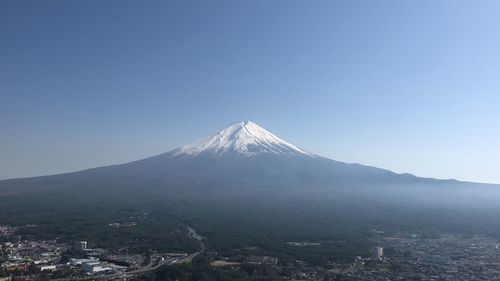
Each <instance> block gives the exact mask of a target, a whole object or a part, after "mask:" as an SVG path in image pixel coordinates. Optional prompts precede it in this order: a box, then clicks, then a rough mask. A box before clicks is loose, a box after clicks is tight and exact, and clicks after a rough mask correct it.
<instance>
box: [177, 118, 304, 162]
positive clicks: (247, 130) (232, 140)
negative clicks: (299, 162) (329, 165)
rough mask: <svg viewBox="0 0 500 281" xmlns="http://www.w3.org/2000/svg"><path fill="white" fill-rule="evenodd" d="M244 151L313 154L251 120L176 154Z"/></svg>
mask: <svg viewBox="0 0 500 281" xmlns="http://www.w3.org/2000/svg"><path fill="white" fill-rule="evenodd" d="M205 153H210V154H215V155H223V154H227V153H230V154H234V153H236V154H242V155H247V156H250V155H256V154H260V153H274V154H295V155H302V156H312V154H310V153H308V152H306V151H304V150H302V149H300V148H298V147H297V146H295V145H293V144H291V143H288V142H286V141H284V140H282V139H280V138H278V137H277V136H275V135H273V134H272V133H270V132H269V131H267V130H266V129H264V128H262V127H260V126H259V125H257V124H255V123H254V122H252V121H238V122H235V123H232V124H230V125H229V126H228V127H226V128H224V129H222V130H221V131H220V132H218V133H217V134H215V135H212V136H209V137H208V138H206V139H204V140H202V141H200V142H195V143H192V144H189V145H185V146H182V147H180V148H179V149H177V150H176V151H175V155H182V154H184V155H192V156H196V155H199V154H205Z"/></svg>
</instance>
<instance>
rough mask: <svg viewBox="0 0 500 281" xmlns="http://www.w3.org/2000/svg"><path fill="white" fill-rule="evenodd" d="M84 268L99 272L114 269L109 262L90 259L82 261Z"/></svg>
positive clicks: (89, 271)
mask: <svg viewBox="0 0 500 281" xmlns="http://www.w3.org/2000/svg"><path fill="white" fill-rule="evenodd" d="M82 269H83V270H84V271H85V272H87V273H98V272H104V271H111V270H113V269H112V268H111V267H110V266H109V265H108V264H107V263H104V262H100V261H90V262H84V263H82Z"/></svg>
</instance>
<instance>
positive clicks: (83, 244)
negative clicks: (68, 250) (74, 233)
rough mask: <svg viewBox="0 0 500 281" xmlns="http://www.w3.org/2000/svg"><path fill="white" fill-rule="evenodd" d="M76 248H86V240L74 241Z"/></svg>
mask: <svg viewBox="0 0 500 281" xmlns="http://www.w3.org/2000/svg"><path fill="white" fill-rule="evenodd" d="M76 248H77V249H78V250H82V251H85V250H87V241H78V242H76Z"/></svg>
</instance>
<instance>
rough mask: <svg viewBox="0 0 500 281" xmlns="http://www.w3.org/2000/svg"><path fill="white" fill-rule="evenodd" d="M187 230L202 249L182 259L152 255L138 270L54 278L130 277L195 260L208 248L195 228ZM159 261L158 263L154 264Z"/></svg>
mask: <svg viewBox="0 0 500 281" xmlns="http://www.w3.org/2000/svg"><path fill="white" fill-rule="evenodd" d="M187 232H188V235H189V237H191V238H193V239H196V240H198V242H199V243H200V250H199V251H198V252H195V253H192V254H190V255H187V256H185V257H183V258H181V259H168V260H167V259H166V260H163V261H162V260H160V257H154V258H153V257H152V258H151V260H150V261H149V263H148V264H147V265H145V266H144V267H141V268H139V269H136V270H132V271H127V272H120V273H115V274H108V275H101V276H86V277H80V278H60V279H53V280H56V281H70V280H111V279H128V278H130V277H132V276H134V275H140V274H144V273H148V272H151V271H154V270H156V269H158V268H160V267H161V266H163V265H172V264H183V263H190V262H192V261H193V259H194V258H195V257H197V256H198V255H199V254H201V253H204V252H205V250H206V247H205V243H203V239H204V238H203V237H202V236H200V235H199V234H198V233H197V232H196V230H194V228H192V227H190V226H188V227H187ZM155 263H157V264H156V265H154V264H155Z"/></svg>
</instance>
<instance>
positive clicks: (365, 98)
mask: <svg viewBox="0 0 500 281" xmlns="http://www.w3.org/2000/svg"><path fill="white" fill-rule="evenodd" d="M246 119H249V120H253V121H254V122H256V123H258V124H260V125H261V126H263V127H265V128H267V129H268V130H270V131H271V132H273V133H275V134H276V135H278V136H280V137H282V138H284V139H285V140H288V141H290V142H292V143H294V144H296V145H298V146H301V147H303V148H304V149H306V150H309V151H311V152H314V153H317V154H321V155H324V156H327V157H330V158H333V159H337V160H341V161H346V162H358V163H363V164H368V165H374V166H378V167H383V168H387V169H391V170H394V171H396V172H410V173H414V174H416V175H419V176H429V177H437V178H457V179H462V180H471V181H481V182H496V183H500V1H496V0H495V1H488V0H484V1H459V0H449V1H440V0H437V1H436V0H427V1H399V0H393V1H385V0H378V1H373V0H366V1H302V0H301V1H289V0H286V1H267V0H266V1H234V0H228V1H124V0H117V1H17V0H15V1H14V0H12V1H1V2H0V178H13V177H21V176H32V175H44V174H53V173H59V172H66V171H73V170H78V169H83V168H90V167H95V166H100V165H107V164H114V163H121V162H126V161H130V160H136V159H139V158H143V157H146V156H150V155H154V154H158V153H161V152H165V151H168V150H170V149H173V148H175V147H177V146H179V145H182V144H185V143H188V142H191V141H194V140H196V139H199V138H200V137H203V136H205V135H207V134H210V133H212V132H214V131H216V130H218V129H219V128H221V127H223V126H224V125H226V124H228V123H230V122H232V121H234V120H246Z"/></svg>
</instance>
